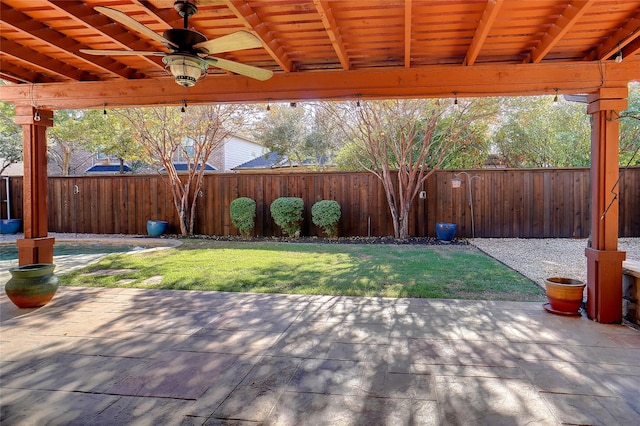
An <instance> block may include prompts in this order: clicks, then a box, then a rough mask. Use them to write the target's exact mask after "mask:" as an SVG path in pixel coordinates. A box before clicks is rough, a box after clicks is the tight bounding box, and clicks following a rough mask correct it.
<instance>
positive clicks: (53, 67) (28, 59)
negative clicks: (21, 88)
mask: <svg viewBox="0 0 640 426" xmlns="http://www.w3.org/2000/svg"><path fill="white" fill-rule="evenodd" d="M0 44H1V45H2V53H4V54H5V55H7V56H11V57H13V58H15V59H18V60H20V61H22V62H24V63H27V64H29V65H31V66H33V67H34V69H41V70H43V72H45V70H46V71H48V72H50V73H51V74H55V75H57V76H59V77H62V78H63V79H65V80H67V79H71V80H76V81H82V80H85V81H93V80H97V79H98V77H97V76H95V75H92V74H90V73H88V72H86V71H82V70H79V69H77V68H75V67H72V66H71V65H68V64H66V63H64V62H62V61H58V60H57V59H53V58H51V57H50V56H47V55H44V54H42V53H39V52H37V51H35V50H33V49H31V48H29V47H25V46H23V45H21V44H18V43H16V42H14V41H13V40H9V39H6V38H4V37H0Z"/></svg>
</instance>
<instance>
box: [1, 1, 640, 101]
mask: <svg viewBox="0 0 640 426" xmlns="http://www.w3.org/2000/svg"><path fill="white" fill-rule="evenodd" d="M195 3H196V4H197V5H198V9H199V10H198V13H197V14H196V15H194V16H193V17H192V18H191V19H190V21H189V25H190V27H191V28H192V29H195V30H197V31H199V32H200V33H202V34H203V35H205V36H206V37H207V38H208V39H214V38H217V37H220V36H223V35H226V34H230V33H233V32H235V31H238V30H248V31H250V32H252V33H253V34H255V35H257V36H258V37H259V38H260V39H261V40H262V42H263V47H262V48H257V49H249V50H242V51H236V52H230V53H226V54H221V55H219V56H220V57H223V58H225V59H230V60H234V61H238V62H241V63H244V64H248V65H253V66H256V67H260V68H265V69H269V70H272V71H273V72H274V78H273V79H272V81H270V82H258V83H256V82H254V81H247V80H249V79H248V78H247V77H242V76H236V75H230V74H229V73H226V72H224V71H222V70H219V69H216V68H213V67H212V68H209V72H208V76H207V78H205V79H204V80H202V81H201V82H199V83H198V84H197V85H196V86H194V87H193V88H190V89H183V88H181V87H179V86H177V85H175V83H174V82H173V81H172V77H171V76H169V75H167V73H166V71H165V70H164V64H163V63H162V60H161V57H157V56H151V57H149V56H113V57H109V56H91V55H87V54H83V53H80V52H79V49H110V50H127V49H130V50H141V51H162V52H166V47H164V46H162V45H161V44H160V43H158V42H157V41H155V40H152V39H150V38H148V37H146V36H144V35H141V34H139V33H136V32H134V31H132V30H130V29H128V28H126V27H124V26H123V25H121V24H120V23H118V22H115V21H113V20H112V19H110V18H108V17H106V16H104V15H102V14H100V13H98V12H96V11H95V10H94V9H93V8H94V7H95V6H108V7H111V8H114V9H118V10H120V11H122V12H124V13H126V14H127V15H128V16H130V17H131V18H133V19H135V20H136V21H138V22H140V23H142V24H144V25H146V26H147V27H149V28H151V29H152V30H154V31H155V32H157V33H160V34H161V33H162V32H164V31H165V30H167V29H169V28H179V27H181V26H182V24H183V21H182V18H181V17H180V16H178V14H177V12H176V11H175V10H174V8H173V0H148V1H144V0H86V1H77V0H60V1H46V0H2V1H0V7H1V9H0V78H1V79H3V80H5V81H7V82H10V83H11V84H16V85H25V86H28V87H30V89H29V92H30V93H29V96H31V97H32V98H33V97H34V96H35V97H41V98H40V101H39V102H42V103H41V104H42V105H46V102H49V103H50V104H51V105H52V106H53V107H64V106H67V107H68V105H67V104H64V105H63V103H55V102H54V101H53V100H52V99H53V98H54V97H60V98H62V97H64V94H63V92H64V93H67V94H68V93H74V96H76V98H77V99H80V98H82V99H85V98H86V99H85V100H83V101H81V100H79V101H78V102H80V105H82V106H85V107H87V106H96V107H97V106H98V104H100V103H101V102H100V101H101V99H102V98H104V100H105V103H106V101H107V100H108V101H109V102H110V103H114V99H113V98H112V96H110V95H109V93H110V92H112V91H113V90H120V92H121V93H122V96H123V97H124V101H123V102H124V103H126V104H131V103H133V100H132V99H131V98H128V97H127V96H129V95H128V94H129V92H131V91H133V90H134V88H139V89H141V90H142V92H141V93H143V94H144V91H145V90H154V91H156V92H158V88H159V87H162V88H163V90H164V91H165V92H166V93H165V98H164V101H165V102H168V103H170V102H176V100H177V99H188V98H189V99H190V101H193V102H203V101H205V97H206V96H205V95H204V92H203V91H204V90H206V91H207V92H208V93H211V92H212V91H214V92H219V94H218V95H217V96H214V97H213V98H211V99H212V100H216V101H223V100H232V101H237V100H249V101H257V100H262V101H265V100H267V99H273V100H278V99H279V100H285V99H286V98H287V97H292V98H293V97H297V98H336V97H352V98H353V97H358V96H360V95H362V96H370V97H381V96H391V95H392V94H393V93H394V92H393V87H394V83H392V82H391V81H390V82H388V83H386V86H389V89H386V90H388V91H387V92H384V91H382V89H374V88H375V87H377V86H376V85H379V84H380V79H388V78H391V79H392V80H393V79H395V81H396V82H397V84H395V86H397V87H398V88H399V90H398V92H397V95H398V96H408V95H410V90H406V91H403V90H402V87H403V86H405V85H406V82H404V80H403V79H406V78H413V79H415V80H418V79H419V78H422V79H429V78H433V76H439V78H441V79H442V80H443V81H445V83H443V87H441V88H439V89H438V90H439V91H440V92H441V93H440V95H442V94H443V92H446V93H448V94H451V93H453V92H456V94H457V93H460V95H463V94H465V93H466V94H467V95H473V94H474V93H473V90H472V88H470V87H466V88H465V87H461V89H460V90H456V87H455V84H454V83H455V81H449V80H448V78H449V75H453V76H456V75H457V76H458V77H457V78H459V79H460V80H461V82H464V81H465V80H467V79H469V76H474V78H477V79H479V80H481V79H491V78H493V76H495V75H497V74H496V73H499V72H500V70H507V71H508V70H511V69H518V70H525V71H524V72H525V73H527V72H532V73H533V74H526V78H525V80H526V79H536V77H535V76H536V75H538V74H536V73H538V70H542V71H541V75H546V74H553V73H554V72H556V71H555V70H556V69H557V68H554V65H562V66H567V68H565V69H566V70H567V72H568V73H571V72H574V71H571V70H580V71H579V74H578V75H574V76H573V79H574V80H575V79H580V78H583V77H584V78H585V79H589V78H592V79H600V80H603V78H602V75H604V71H606V72H609V69H612V70H615V69H616V68H612V66H613V67H615V66H618V65H619V67H618V69H619V70H621V74H620V77H619V78H620V79H621V80H625V79H626V80H634V79H640V1H630V0H623V1H614V0H584V1H569V0H527V1H519V0H473V1H456V0H405V1H383V0H359V1H348V0H345V1H326V0H307V1H291V0H269V1H266V0H261V1H255V0H246V1H245V0H199V1H195ZM620 53H621V54H622V57H623V61H622V63H620V64H618V63H615V61H614V58H615V57H616V56H617V55H619V54H620ZM614 63H615V64H616V65H613V64H614ZM585 64H590V65H591V67H589V68H584V67H583V66H584V65H585ZM596 64H605V65H604V67H603V65H598V67H599V68H596ZM546 65H549V66H546ZM572 65H575V66H578V67H579V68H571V66H572ZM514 67H515V68H514ZM528 67H531V68H528ZM468 69H472V70H475V69H478V70H479V71H478V73H477V74H475V73H474V74H469V71H467V70H468ZM432 70H433V73H435V74H430V73H431V71H432ZM529 70H531V71H529ZM590 70H594V71H590ZM603 70H604V71H603ZM575 72H578V71H575ZM596 72H597V73H599V76H594V77H592V76H591V74H589V73H596ZM456 73H458V74H456ZM585 73H586V74H585ZM587 74H589V76H587ZM610 74H611V75H612V73H610ZM429 76H432V77H429ZM452 78H453V77H452ZM571 78H572V77H571V76H567V77H566V78H565V80H567V82H569V81H570V80H571ZM341 79H342V80H343V81H347V82H352V83H350V84H352V85H353V86H357V87H354V88H353V90H352V91H351V93H348V91H347V90H346V89H345V88H342V89H341V90H337V89H331V88H332V87H333V86H336V87H337V85H339V83H338V81H340V80H341ZM85 82H94V84H86V85H84V86H83V85H79V83H85ZM142 82H144V84H142ZM135 83H140V84H137V85H136V84H135ZM314 83H315V84H314ZM524 83H526V81H523V82H522V84H524ZM562 83H563V82H562V81H560V82H558V83H556V84H555V86H554V83H553V81H547V82H546V84H545V85H544V87H542V86H540V87H536V88H535V89H532V90H535V91H537V92H549V91H552V90H555V89H561V90H562V91H571V90H577V87H579V86H576V87H573V88H572V87H570V85H569V84H567V85H565V86H559V85H560V84H562ZM149 84H152V86H150V85H149ZM590 84H591V83H588V84H587V83H585V84H583V86H585V87H586V86H589V87H590ZM172 85H173V86H175V87H171V86H172ZM332 85H333V86H332ZM199 86H201V87H200V88H198V87H199ZM221 86H224V87H223V88H221ZM386 86H385V87H386ZM40 87H42V90H39V88H40ZM55 87H57V89H52V88H55ZM63 87H68V89H64V90H60V89H62V88H63ZM79 87H84V92H82V91H80V89H78V88H79ZM151 87H153V89H149V88H151ZM216 87H217V88H218V89H215V88H216ZM229 87H230V88H231V89H228V88H229ZM304 87H307V88H308V90H306V91H305V90H304ZM323 87H325V88H326V90H323ZM369 87H371V90H367V89H368V88H369ZM519 87H520V86H514V89H513V92H514V93H515V92H518V91H519V90H521V91H522V92H524V91H525V88H524V87H523V88H521V89H520V88H519ZM554 87H555V89H554ZM145 88H147V89H145ZM0 89H1V90H0V98H2V97H4V98H6V99H8V100H10V101H13V102H17V101H18V100H19V98H20V97H25V96H26V95H25V93H26V92H25V91H24V90H22V91H17V90H11V88H7V87H6V86H5V87H2V88H0ZM47 90H48V91H47ZM54 90H55V91H56V92H57V93H58V95H56V96H54V95H53V94H52V93H53V91H54ZM243 90H244V92H246V93H245V94H243V95H238V93H241V92H243ZM376 90H377V91H376ZM80 92H82V93H87V95H86V96H79V93H80ZM227 92H234V93H236V95H235V97H234V95H233V93H229V95H228V96H227V95H223V94H224V93H227ZM477 92H478V94H483V92H481V91H480V90H478V91H477ZM490 92H491V90H489V89H486V93H485V94H490ZM495 92H496V93H500V91H499V90H496V91H495ZM503 92H505V93H506V92H508V91H507V90H504V91H503ZM423 95H428V94H427V93H424V94H423ZM431 95H432V96H435V95H437V93H436V92H435V89H434V92H433V93H432V94H431ZM142 96H144V95H142ZM149 96H150V95H149ZM99 98H100V99H99ZM291 100H295V99H291ZM32 101H34V102H36V101H38V100H37V99H32ZM160 102H162V100H161V99H160V98H158V99H156V98H153V99H151V97H149V99H148V100H147V101H146V103H160Z"/></svg>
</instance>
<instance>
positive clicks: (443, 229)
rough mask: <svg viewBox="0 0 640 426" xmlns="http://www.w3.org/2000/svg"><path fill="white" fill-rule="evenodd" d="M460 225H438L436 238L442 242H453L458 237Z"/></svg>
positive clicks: (441, 223) (442, 223)
mask: <svg viewBox="0 0 640 426" xmlns="http://www.w3.org/2000/svg"><path fill="white" fill-rule="evenodd" d="M457 229H458V225H456V224H455V223H444V222H438V223H436V236H437V237H438V239H439V240H440V241H451V240H453V238H454V237H455V236H456V230H457Z"/></svg>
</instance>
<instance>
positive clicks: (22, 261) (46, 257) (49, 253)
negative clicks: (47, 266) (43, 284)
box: [16, 237, 56, 266]
mask: <svg viewBox="0 0 640 426" xmlns="http://www.w3.org/2000/svg"><path fill="white" fill-rule="evenodd" d="M55 240H56V239H55V238H53V237H41V238H21V239H18V240H17V241H16V244H17V246H18V265H19V266H22V265H31V264H34V263H53V244H54V243H55Z"/></svg>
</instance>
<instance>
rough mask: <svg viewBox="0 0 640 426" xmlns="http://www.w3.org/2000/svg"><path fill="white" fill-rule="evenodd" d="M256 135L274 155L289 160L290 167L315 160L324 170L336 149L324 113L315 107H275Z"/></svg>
mask: <svg viewBox="0 0 640 426" xmlns="http://www.w3.org/2000/svg"><path fill="white" fill-rule="evenodd" d="M270 109H271V110H270V112H269V113H268V114H266V115H265V116H264V118H263V119H262V121H261V122H260V123H258V125H257V126H256V131H255V132H254V134H253V136H254V137H255V139H256V140H257V141H259V142H260V143H262V144H263V145H264V146H265V148H267V149H268V150H269V151H271V152H275V153H277V154H278V155H279V156H280V157H281V158H286V159H287V160H288V163H289V167H293V166H294V163H297V164H302V163H303V162H304V161H305V160H308V159H313V160H314V164H315V165H316V166H317V167H319V168H322V166H323V164H324V163H325V162H326V159H327V158H328V157H330V156H331V155H332V152H333V151H334V150H335V147H336V143H337V138H336V136H335V132H333V131H332V130H331V127H330V125H329V122H328V121H327V120H326V118H325V117H324V116H323V115H322V114H323V111H322V110H321V109H319V108H316V107H315V106H314V105H304V106H303V105H298V106H297V107H296V108H291V107H289V106H283V105H273V106H271V108H270Z"/></svg>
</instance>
